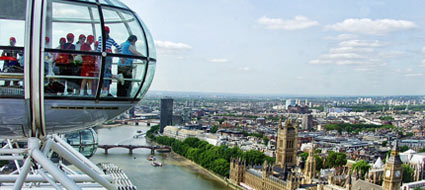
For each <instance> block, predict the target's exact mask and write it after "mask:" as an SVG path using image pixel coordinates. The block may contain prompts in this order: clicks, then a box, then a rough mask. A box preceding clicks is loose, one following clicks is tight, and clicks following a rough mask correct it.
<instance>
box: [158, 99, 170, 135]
mask: <svg viewBox="0 0 425 190" xmlns="http://www.w3.org/2000/svg"><path fill="white" fill-rule="evenodd" d="M167 125H173V99H172V98H169V97H165V98H161V115H160V129H159V132H160V133H163V132H164V128H165V126H167Z"/></svg>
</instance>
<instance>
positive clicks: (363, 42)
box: [339, 40, 383, 47]
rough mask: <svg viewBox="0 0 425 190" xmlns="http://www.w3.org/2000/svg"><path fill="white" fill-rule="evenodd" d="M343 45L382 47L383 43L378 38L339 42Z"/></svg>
mask: <svg viewBox="0 0 425 190" xmlns="http://www.w3.org/2000/svg"><path fill="white" fill-rule="evenodd" d="M339 46H341V47H381V46H383V44H382V43H381V42H379V41H378V40H373V41H370V40H347V41H342V42H340V43H339Z"/></svg>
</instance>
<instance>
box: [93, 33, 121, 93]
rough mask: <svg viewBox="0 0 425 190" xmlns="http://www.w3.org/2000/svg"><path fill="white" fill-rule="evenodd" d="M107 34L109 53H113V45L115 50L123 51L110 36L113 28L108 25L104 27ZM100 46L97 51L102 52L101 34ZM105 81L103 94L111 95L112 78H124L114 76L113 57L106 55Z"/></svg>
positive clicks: (106, 49)
mask: <svg viewBox="0 0 425 190" xmlns="http://www.w3.org/2000/svg"><path fill="white" fill-rule="evenodd" d="M104 30H105V33H106V36H105V41H106V43H105V51H106V52H108V53H112V46H115V47H116V50H115V52H116V53H118V52H121V46H120V45H118V44H117V42H115V40H114V39H112V38H111V36H109V33H110V32H111V30H110V29H109V27H108V26H105V27H104ZM98 42H99V44H98V46H97V49H96V51H98V52H101V51H102V36H99V39H98ZM104 78H105V79H104V81H103V88H102V92H101V95H102V96H109V87H110V86H111V83H112V80H111V79H112V78H119V79H120V80H122V77H116V76H115V77H114V76H113V75H112V57H106V61H105V74H104Z"/></svg>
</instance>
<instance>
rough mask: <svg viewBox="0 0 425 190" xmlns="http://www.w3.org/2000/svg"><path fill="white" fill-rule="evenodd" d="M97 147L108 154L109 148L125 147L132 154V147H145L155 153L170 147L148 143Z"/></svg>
mask: <svg viewBox="0 0 425 190" xmlns="http://www.w3.org/2000/svg"><path fill="white" fill-rule="evenodd" d="M98 148H101V149H103V150H105V154H108V150H109V149H111V148H126V149H128V150H129V153H130V154H133V150H134V149H138V148H147V149H151V154H152V155H154V154H155V150H157V151H161V152H171V148H170V147H168V146H148V145H99V146H98Z"/></svg>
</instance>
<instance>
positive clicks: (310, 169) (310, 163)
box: [304, 141, 316, 184]
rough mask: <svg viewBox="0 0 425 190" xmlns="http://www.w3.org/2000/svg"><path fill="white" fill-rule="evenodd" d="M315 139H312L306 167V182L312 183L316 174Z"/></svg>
mask: <svg viewBox="0 0 425 190" xmlns="http://www.w3.org/2000/svg"><path fill="white" fill-rule="evenodd" d="M313 142H314V141H311V149H310V152H309V153H308V157H307V161H306V163H305V167H304V184H312V183H313V178H314V176H315V175H316V158H315V157H314V144H313Z"/></svg>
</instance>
